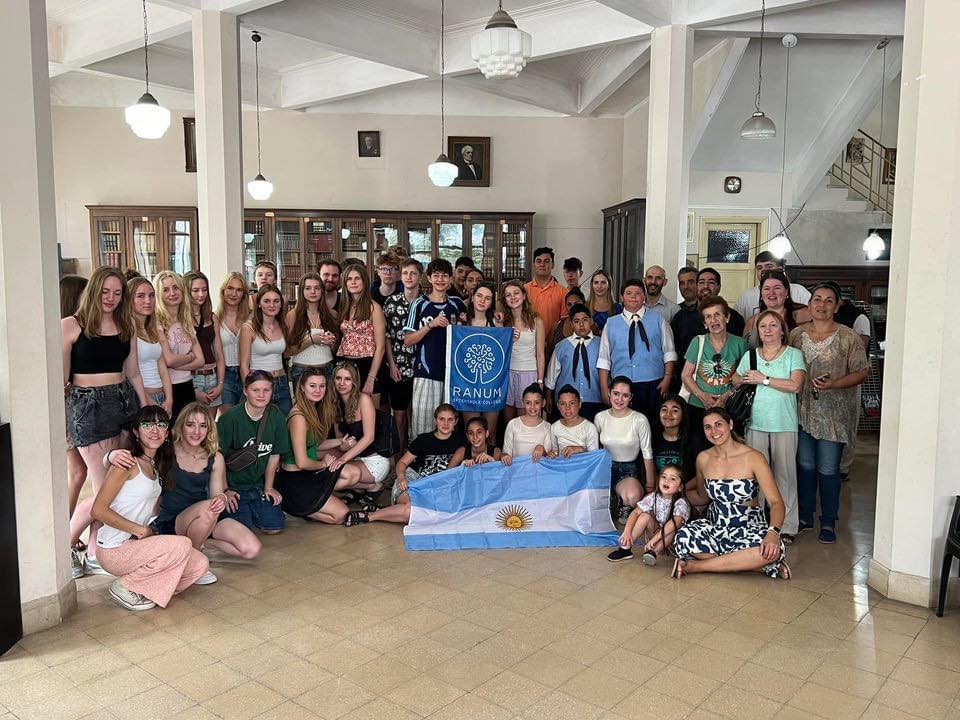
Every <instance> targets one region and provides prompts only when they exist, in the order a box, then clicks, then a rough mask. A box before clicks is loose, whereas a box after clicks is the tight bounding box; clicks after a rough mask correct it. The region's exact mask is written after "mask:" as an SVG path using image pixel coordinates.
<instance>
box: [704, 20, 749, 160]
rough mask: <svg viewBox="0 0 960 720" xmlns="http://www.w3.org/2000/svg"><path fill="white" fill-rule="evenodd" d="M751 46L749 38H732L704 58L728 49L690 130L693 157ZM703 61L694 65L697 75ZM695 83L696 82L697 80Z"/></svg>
mask: <svg viewBox="0 0 960 720" xmlns="http://www.w3.org/2000/svg"><path fill="white" fill-rule="evenodd" d="M749 44H750V40H749V39H748V38H730V39H729V40H726V41H724V42H723V43H720V45H718V46H717V47H716V48H714V49H713V50H711V51H710V52H708V53H706V54H705V55H704V56H703V57H704V58H706V57H709V56H710V55H712V54H713V53H714V52H721V51H722V48H724V47H725V48H726V52H727V56H726V58H724V61H723V65H722V66H721V67H720V72H718V73H717V77H716V79H715V80H714V81H713V86H712V87H711V88H710V92H709V93H708V94H707V99H706V100H705V101H704V104H703V109H702V110H700V113H699V114H698V115H697V117H696V120H694V122H693V126H692V127H691V128H690V155H691V157H692V156H693V153H694V152H695V151H696V149H697V146H698V145H699V144H700V141H701V140H702V139H703V136H704V134H705V133H706V131H707V126H708V125H709V124H710V120H711V119H712V118H713V115H714V113H716V112H717V108H718V107H720V103H721V102H722V101H723V96H724V95H726V94H727V88H729V87H730V82H731V81H732V80H733V76H734V75H735V74H736V72H737V67H739V65H740V61H741V60H742V59H743V54H744V53H745V52H746V51H747V46H748V45H749ZM702 59H703V58H699V59H698V60H697V61H696V62H695V63H694V72H695V73H696V64H697V63H698V62H700V60H702ZM694 81H695V82H696V80H694Z"/></svg>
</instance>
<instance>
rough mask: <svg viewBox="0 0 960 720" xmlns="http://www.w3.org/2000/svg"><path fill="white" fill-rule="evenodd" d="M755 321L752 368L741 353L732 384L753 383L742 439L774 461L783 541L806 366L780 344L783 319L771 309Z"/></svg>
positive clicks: (793, 495)
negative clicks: (783, 508) (783, 512)
mask: <svg viewBox="0 0 960 720" xmlns="http://www.w3.org/2000/svg"><path fill="white" fill-rule="evenodd" d="M754 325H755V326H756V328H757V334H758V338H759V342H760V347H758V348H757V350H756V366H757V367H756V369H751V368H750V357H749V355H744V356H743V357H742V358H741V359H740V365H739V366H738V367H737V373H736V374H735V375H734V376H733V384H734V385H736V386H737V387H740V386H741V385H753V386H754V387H756V391H755V394H754V399H753V405H752V406H751V409H750V420H749V421H748V423H747V445H749V446H750V447H752V448H753V449H754V450H759V451H760V452H761V453H762V454H763V456H764V457H765V458H766V459H767V462H768V463H770V464H771V466H772V467H773V478H774V480H775V481H776V483H777V488H778V489H779V490H780V495H781V496H782V497H783V503H784V505H785V506H786V516H785V517H784V520H783V533H782V534H781V536H780V539H781V540H783V542H784V544H785V545H790V544H791V543H792V542H793V538H794V536H795V535H796V534H797V529H798V526H797V522H798V514H797V430H798V419H797V393H798V392H800V388H801V387H803V378H804V375H805V374H806V366H805V365H804V362H803V354H802V353H801V352H800V351H799V350H797V348H794V347H790V346H788V345H785V344H784V342H785V340H786V334H787V323H786V321H785V320H784V319H783V318H782V317H781V316H780V314H779V313H777V312H776V311H774V310H764V311H762V312H761V313H760V314H759V315H757V316H756V322H755V323H754Z"/></svg>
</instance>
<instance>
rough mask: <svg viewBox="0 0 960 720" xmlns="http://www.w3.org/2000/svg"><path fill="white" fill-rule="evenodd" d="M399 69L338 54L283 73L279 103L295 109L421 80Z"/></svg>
mask: <svg viewBox="0 0 960 720" xmlns="http://www.w3.org/2000/svg"><path fill="white" fill-rule="evenodd" d="M424 77H426V76H424V75H421V74H420V73H414V72H410V71H409V70H404V69H402V68H397V67H391V66H389V65H383V64H381V63H375V62H370V61H369V60H363V59H361V58H354V57H349V56H347V55H339V56H336V57H334V58H330V59H329V60H321V61H319V62H317V63H314V64H312V65H309V66H307V67H301V68H297V69H296V70H290V71H287V72H285V73H283V75H282V77H281V81H280V88H281V89H280V106H281V107H282V108H284V109H285V110H298V109H302V108H306V107H309V106H311V105H319V104H321V103H328V102H333V101H335V100H342V99H344V98H349V97H354V96H356V95H363V94H365V93H368V92H371V91H373V90H379V89H381V88H385V87H389V86H391V85H398V84H401V83H408V82H412V81H416V80H421V79H423V78H424Z"/></svg>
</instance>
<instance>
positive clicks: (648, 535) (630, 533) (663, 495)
mask: <svg viewBox="0 0 960 720" xmlns="http://www.w3.org/2000/svg"><path fill="white" fill-rule="evenodd" d="M689 519H690V503H689V502H687V499H686V498H685V497H684V494H683V472H682V471H681V469H680V467H679V466H677V465H665V466H664V468H663V470H661V471H660V477H659V479H658V480H657V487H656V490H654V491H653V492H652V493H650V494H648V495H647V496H645V497H644V498H643V500H641V501H640V503H639V504H638V505H637V507H636V508H635V509H634V511H633V512H632V513H630V517H629V518H627V525H626V527H624V528H623V534H622V535H621V536H620V547H619V548H617V549H616V550H614V551H613V552H612V553H610V554H609V555H607V560H609V561H610V562H619V561H620V560H629V559H630V558H632V557H633V550H631V548H632V547H633V544H634V543H635V542H636V541H637V540H639V539H640V538H641V537H642V538H644V539H645V540H646V543H645V544H644V546H643V558H642V559H643V563H644V565H651V566H652V565H656V564H657V553H662V552H664V551H665V550H667V549H668V548H670V547H671V546H672V545H673V536H674V535H675V534H676V532H677V528H679V527H680V526H681V525H683V523H685V522H686V521H687V520H689Z"/></svg>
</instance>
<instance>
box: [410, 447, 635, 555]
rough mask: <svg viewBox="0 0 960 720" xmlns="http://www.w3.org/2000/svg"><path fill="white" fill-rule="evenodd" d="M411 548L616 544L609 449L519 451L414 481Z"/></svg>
mask: <svg viewBox="0 0 960 720" xmlns="http://www.w3.org/2000/svg"><path fill="white" fill-rule="evenodd" d="M409 493H410V522H409V524H408V525H407V526H406V527H405V528H404V530H403V539H404V545H405V546H406V548H407V550H463V549H467V548H513V547H569V546H574V547H582V546H587V545H616V544H617V538H618V537H619V533H618V532H617V530H616V528H615V527H614V525H613V521H612V520H611V518H610V454H609V453H608V452H607V451H606V450H595V451H593V452H589V453H581V454H579V455H574V456H573V457H570V458H555V459H543V460H541V461H540V462H537V463H535V462H533V461H532V460H531V459H530V458H529V457H520V458H514V461H513V465H512V466H511V467H506V466H505V465H504V464H503V463H499V462H492V463H486V464H484V465H477V466H474V467H470V468H466V467H457V468H453V469H452V470H444V471H443V472H441V473H437V474H436V475H429V476H427V477H424V478H420V479H419V480H415V481H414V482H412V483H410V486H409Z"/></svg>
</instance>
